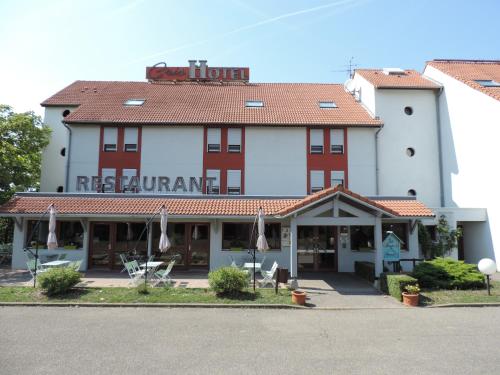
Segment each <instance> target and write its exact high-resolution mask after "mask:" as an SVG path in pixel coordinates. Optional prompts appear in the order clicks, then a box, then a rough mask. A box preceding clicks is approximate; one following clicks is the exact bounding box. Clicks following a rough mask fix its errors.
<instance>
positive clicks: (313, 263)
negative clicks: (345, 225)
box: [297, 226, 337, 272]
mask: <svg viewBox="0 0 500 375" xmlns="http://www.w3.org/2000/svg"><path fill="white" fill-rule="evenodd" d="M297 229H298V233H297V237H298V238H297V240H298V241H297V243H298V247H297V264H298V269H299V271H304V272H307V271H336V270H337V254H336V251H337V227H334V226H299V227H298V228H297Z"/></svg>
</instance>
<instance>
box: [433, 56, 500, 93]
mask: <svg viewBox="0 0 500 375" xmlns="http://www.w3.org/2000/svg"><path fill="white" fill-rule="evenodd" d="M427 65H429V66H432V67H434V68H436V69H438V70H440V71H442V72H443V73H445V74H447V75H449V76H451V77H453V78H455V79H457V80H459V81H461V82H463V83H465V84H466V85H468V86H470V87H472V88H473V89H476V90H478V91H481V92H483V93H485V94H486V95H489V96H491V97H492V98H495V99H496V100H500V87H484V86H482V85H480V84H479V83H477V82H476V80H493V81H496V82H500V60H496V61H486V60H485V61H476V60H471V61H468V60H434V61H428V62H427Z"/></svg>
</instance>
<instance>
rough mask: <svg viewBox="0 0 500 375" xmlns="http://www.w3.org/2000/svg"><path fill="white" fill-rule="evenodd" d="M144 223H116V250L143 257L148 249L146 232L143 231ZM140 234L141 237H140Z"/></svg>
mask: <svg viewBox="0 0 500 375" xmlns="http://www.w3.org/2000/svg"><path fill="white" fill-rule="evenodd" d="M144 228H145V223H131V222H128V223H117V224H116V248H117V249H119V250H120V251H121V250H126V251H128V252H131V251H134V250H135V252H136V253H138V254H143V255H145V254H146V253H147V249H148V240H147V231H144V232H143V230H144ZM141 233H142V236H141Z"/></svg>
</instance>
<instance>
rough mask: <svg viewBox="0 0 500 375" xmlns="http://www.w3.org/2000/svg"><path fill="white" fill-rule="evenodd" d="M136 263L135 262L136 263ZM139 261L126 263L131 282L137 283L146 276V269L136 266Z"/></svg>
mask: <svg viewBox="0 0 500 375" xmlns="http://www.w3.org/2000/svg"><path fill="white" fill-rule="evenodd" d="M134 263H135V264H134ZM136 266H137V267H138V265H137V261H135V260H134V261H132V262H127V263H125V268H126V269H127V272H128V275H129V277H130V282H131V283H134V284H135V283H136V282H137V281H138V280H139V279H140V278H141V277H143V276H144V271H143V270H140V269H138V268H136Z"/></svg>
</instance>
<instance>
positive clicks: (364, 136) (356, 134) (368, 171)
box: [347, 128, 378, 195]
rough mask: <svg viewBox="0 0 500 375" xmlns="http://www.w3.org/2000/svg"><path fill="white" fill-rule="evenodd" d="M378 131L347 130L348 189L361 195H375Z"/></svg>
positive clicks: (366, 129)
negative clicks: (376, 136)
mask: <svg viewBox="0 0 500 375" xmlns="http://www.w3.org/2000/svg"><path fill="white" fill-rule="evenodd" d="M377 130H378V129H369V128H359V129H357V128H349V130H348V132H347V152H348V159H347V166H348V169H349V189H350V190H352V191H354V192H356V193H358V194H362V195H375V194H376V183H375V179H376V177H375V173H376V170H375V132H376V131H377Z"/></svg>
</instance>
